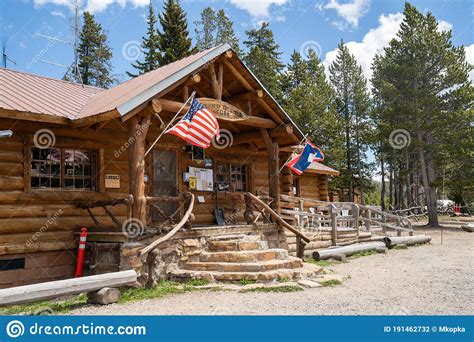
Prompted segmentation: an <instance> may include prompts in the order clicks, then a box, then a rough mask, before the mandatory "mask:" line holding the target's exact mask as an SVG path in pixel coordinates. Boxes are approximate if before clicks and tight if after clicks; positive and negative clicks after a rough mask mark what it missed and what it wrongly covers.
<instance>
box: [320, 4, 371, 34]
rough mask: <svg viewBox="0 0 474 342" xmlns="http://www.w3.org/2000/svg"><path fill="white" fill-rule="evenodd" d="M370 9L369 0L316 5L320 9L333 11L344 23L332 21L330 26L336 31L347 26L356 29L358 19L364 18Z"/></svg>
mask: <svg viewBox="0 0 474 342" xmlns="http://www.w3.org/2000/svg"><path fill="white" fill-rule="evenodd" d="M369 7H370V0H351V1H349V2H346V3H340V2H337V0H330V1H329V2H328V3H327V4H326V5H324V6H321V5H320V4H319V5H317V8H318V9H319V10H321V9H333V10H335V11H336V12H337V14H338V15H339V16H340V17H342V19H344V21H334V22H333V23H332V24H333V25H334V26H335V27H337V28H338V29H340V30H342V29H346V28H347V26H348V25H350V26H352V27H357V25H359V19H360V18H361V17H362V16H364V15H365V14H366V13H367V12H368V10H369Z"/></svg>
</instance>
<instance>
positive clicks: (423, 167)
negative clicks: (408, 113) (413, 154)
mask: <svg viewBox="0 0 474 342" xmlns="http://www.w3.org/2000/svg"><path fill="white" fill-rule="evenodd" d="M417 126H418V120H417ZM417 136H418V140H420V141H423V140H422V139H423V135H422V134H421V132H420V131H419V130H418V129H417ZM418 155H419V158H420V171H421V181H422V183H423V188H424V190H425V202H426V207H427V208H428V225H429V226H431V227H439V223H438V208H437V205H436V200H437V195H436V191H435V189H433V188H432V187H431V186H430V179H429V175H428V165H427V162H426V157H425V151H424V150H423V148H422V147H418Z"/></svg>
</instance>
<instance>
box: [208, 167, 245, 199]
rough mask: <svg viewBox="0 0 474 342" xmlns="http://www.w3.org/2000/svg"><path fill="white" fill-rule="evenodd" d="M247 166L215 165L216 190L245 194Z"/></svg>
mask: <svg viewBox="0 0 474 342" xmlns="http://www.w3.org/2000/svg"><path fill="white" fill-rule="evenodd" d="M247 170H248V168H247V165H236V164H227V163H217V164H216V172H215V175H216V176H215V178H216V179H215V183H216V186H217V190H220V191H232V192H245V191H248V174H247Z"/></svg>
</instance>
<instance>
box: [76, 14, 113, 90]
mask: <svg viewBox="0 0 474 342" xmlns="http://www.w3.org/2000/svg"><path fill="white" fill-rule="evenodd" d="M108 44H109V43H108V40H107V35H106V34H105V32H104V31H103V29H102V26H101V25H100V24H99V23H97V22H96V21H95V19H94V16H93V15H92V14H90V13H89V12H84V23H83V25H82V29H81V32H80V36H79V45H78V48H77V52H78V59H79V63H78V64H79V70H80V73H81V78H82V82H83V84H85V85H93V86H96V87H100V88H108V87H109V86H110V85H112V83H114V79H113V77H112V75H111V73H112V64H111V59H112V50H111V49H110V47H109V45H108Z"/></svg>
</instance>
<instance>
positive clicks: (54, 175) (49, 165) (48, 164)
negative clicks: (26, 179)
mask: <svg viewBox="0 0 474 342" xmlns="http://www.w3.org/2000/svg"><path fill="white" fill-rule="evenodd" d="M31 187H32V188H59V187H61V150H60V149H57V148H45V149H41V148H33V149H32V154H31Z"/></svg>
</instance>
